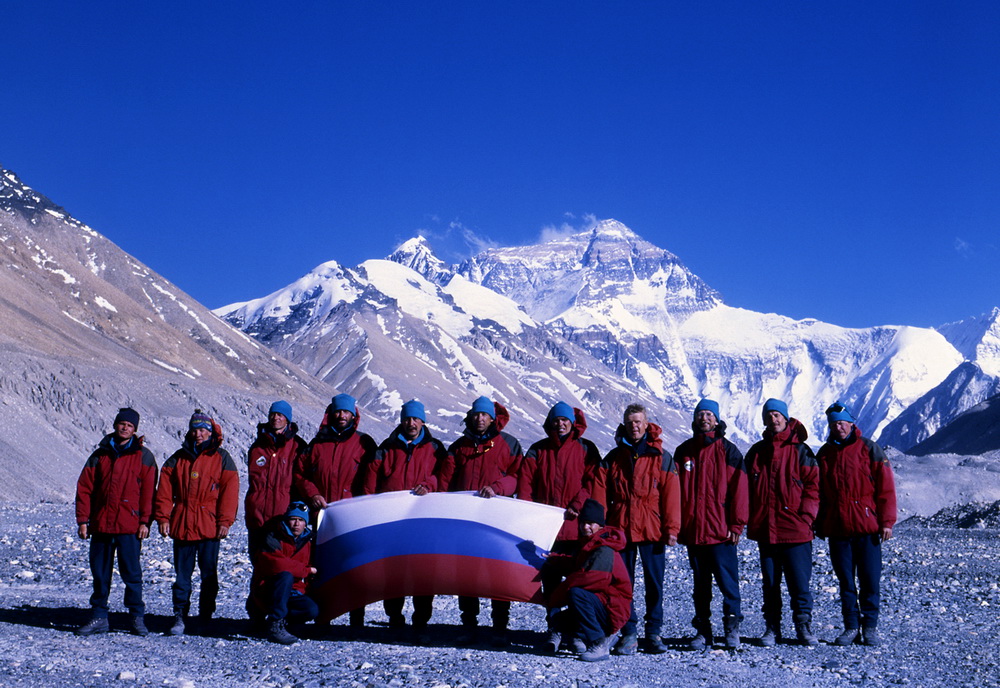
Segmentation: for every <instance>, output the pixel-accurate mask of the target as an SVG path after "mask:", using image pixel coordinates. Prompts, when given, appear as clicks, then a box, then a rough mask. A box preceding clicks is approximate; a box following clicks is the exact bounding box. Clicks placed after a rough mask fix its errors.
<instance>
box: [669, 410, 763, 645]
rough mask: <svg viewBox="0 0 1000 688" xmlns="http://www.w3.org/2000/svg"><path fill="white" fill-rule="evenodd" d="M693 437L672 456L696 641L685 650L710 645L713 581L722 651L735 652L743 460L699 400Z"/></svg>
mask: <svg viewBox="0 0 1000 688" xmlns="http://www.w3.org/2000/svg"><path fill="white" fill-rule="evenodd" d="M691 429H692V430H693V431H694V437H692V438H691V439H689V440H686V441H685V442H683V443H682V444H681V445H680V446H679V447H677V450H676V451H675V452H674V463H675V464H676V465H677V475H678V481H679V483H680V491H681V531H680V535H679V536H678V538H677V539H678V541H679V542H680V543H681V544H682V545H687V550H688V561H689V562H690V564H691V572H692V574H693V575H694V618H693V619H692V620H691V625H693V626H694V628H695V636H694V638H692V639H691V641H690V645H691V648H692V649H694V650H704V649H705V648H706V647H707V646H709V645H711V644H712V642H713V640H714V637H713V635H712V578H713V577H714V578H715V581H716V583H718V585H719V591H720V592H721V593H722V624H723V629H724V630H725V633H726V647H728V648H729V649H736V648H738V647H739V646H740V623H741V622H742V621H743V612H742V602H741V598H740V571H739V559H738V558H737V556H736V545H737V544H739V541H740V536H741V535H742V534H743V529H744V528H745V527H746V524H747V518H748V511H749V505H748V497H747V471H746V465H745V464H744V462H743V454H741V453H740V450H739V449H737V448H736V445H735V444H733V443H732V442H730V441H729V440H727V439H726V437H725V435H726V424H725V422H723V421H721V420H719V404H718V402H716V401H713V400H712V399H702V400H701V401H699V402H698V405H697V406H695V409H694V422H692V424H691Z"/></svg>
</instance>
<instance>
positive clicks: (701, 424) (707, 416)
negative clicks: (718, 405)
mask: <svg viewBox="0 0 1000 688" xmlns="http://www.w3.org/2000/svg"><path fill="white" fill-rule="evenodd" d="M718 424H719V419H718V418H716V417H715V414H714V413H712V412H711V411H704V410H702V411H698V413H696V414H694V426H695V427H696V428H698V432H712V430H714V429H715V426H716V425H718Z"/></svg>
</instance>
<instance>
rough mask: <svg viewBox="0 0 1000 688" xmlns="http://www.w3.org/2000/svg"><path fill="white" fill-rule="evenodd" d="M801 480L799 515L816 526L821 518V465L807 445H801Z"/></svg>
mask: <svg viewBox="0 0 1000 688" xmlns="http://www.w3.org/2000/svg"><path fill="white" fill-rule="evenodd" d="M799 478H800V479H801V480H802V501H801V503H800V505H799V513H800V514H801V515H802V516H804V517H806V520H808V521H809V524H810V525H814V524H815V523H816V518H817V517H818V516H819V463H817V462H816V456H815V455H814V454H813V451H812V449H810V448H809V447H808V446H807V445H805V444H800V445H799Z"/></svg>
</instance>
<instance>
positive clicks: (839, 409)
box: [826, 401, 856, 424]
mask: <svg viewBox="0 0 1000 688" xmlns="http://www.w3.org/2000/svg"><path fill="white" fill-rule="evenodd" d="M826 420H827V422H828V423H833V422H836V421H838V420H846V421H847V422H848V423H852V424H853V423H855V422H856V421H855V420H854V415H853V414H852V413H851V409H850V408H848V406H847V405H846V404H844V403H842V402H840V401H835V402H833V403H832V404H830V407H829V408H828V409H827V410H826Z"/></svg>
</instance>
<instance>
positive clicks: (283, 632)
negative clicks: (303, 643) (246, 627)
mask: <svg viewBox="0 0 1000 688" xmlns="http://www.w3.org/2000/svg"><path fill="white" fill-rule="evenodd" d="M267 639H268V640H270V641H271V642H272V643H278V644H279V645H294V644H295V643H297V642H299V639H298V638H296V637H295V636H294V635H292V634H291V633H289V632H288V629H287V628H285V620H284V619H277V620H275V621H272V622H271V623H270V625H269V626H268V628H267Z"/></svg>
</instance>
